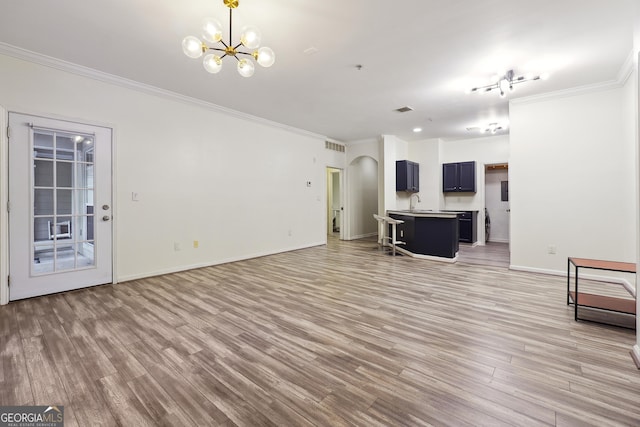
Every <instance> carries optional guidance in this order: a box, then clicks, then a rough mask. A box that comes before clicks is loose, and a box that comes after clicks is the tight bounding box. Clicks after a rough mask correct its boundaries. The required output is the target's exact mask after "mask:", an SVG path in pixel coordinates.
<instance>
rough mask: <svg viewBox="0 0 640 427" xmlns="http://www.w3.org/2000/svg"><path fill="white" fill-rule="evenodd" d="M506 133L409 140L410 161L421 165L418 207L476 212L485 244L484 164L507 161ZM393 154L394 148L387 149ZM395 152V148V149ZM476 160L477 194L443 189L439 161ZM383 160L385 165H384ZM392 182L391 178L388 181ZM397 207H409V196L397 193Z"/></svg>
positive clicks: (479, 234)
mask: <svg viewBox="0 0 640 427" xmlns="http://www.w3.org/2000/svg"><path fill="white" fill-rule="evenodd" d="M509 150H510V148H509V136H507V135H504V136H490V137H480V138H470V139H458V140H446V141H444V140H441V139H428V140H423V141H412V142H410V143H408V153H409V157H408V159H409V160H412V161H414V162H418V163H419V164H420V193H419V194H420V199H421V203H418V205H417V207H418V208H419V209H433V210H459V211H473V210H475V211H478V244H480V245H483V244H484V241H485V239H484V227H483V226H480V224H484V207H485V178H484V173H485V172H484V169H485V168H484V165H485V164H497V163H507V162H508V161H509ZM390 151H391V153H393V150H390ZM396 151H397V150H396ZM465 161H475V162H476V193H474V194H468V193H461V194H451V193H447V194H445V193H443V192H442V164H443V163H454V162H465ZM386 163H387V162H386V159H385V164H386ZM391 180H392V181H393V183H394V185H395V169H394V172H393V178H391V175H388V176H387V181H391ZM398 194H399V196H398V199H399V200H400V201H399V202H398V206H399V207H398V208H399V209H408V208H409V197H408V196H407V195H404V196H403V195H402V194H401V193H398Z"/></svg>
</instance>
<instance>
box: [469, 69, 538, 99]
mask: <svg viewBox="0 0 640 427" xmlns="http://www.w3.org/2000/svg"><path fill="white" fill-rule="evenodd" d="M540 79H542V80H546V79H547V75H546V74H541V75H538V76H533V75H530V76H518V77H516V76H515V74H514V72H513V70H509V71H507V72H506V73H505V74H504V75H503V76H502V77H500V78H498V81H497V82H495V83H493V84H490V85H487V86H479V87H474V88H472V89H470V90H469V92H480V93H483V92H491V91H492V90H494V89H498V90H499V91H500V96H501V97H504V96H505V95H506V94H507V92H510V91H512V90H513V85H517V84H520V83H524V82H530V81H533V80H540Z"/></svg>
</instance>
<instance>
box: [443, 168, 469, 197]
mask: <svg viewBox="0 0 640 427" xmlns="http://www.w3.org/2000/svg"><path fill="white" fill-rule="evenodd" d="M442 191H443V192H445V193H452V192H467V193H475V192H476V162H459V163H444V164H443V165H442Z"/></svg>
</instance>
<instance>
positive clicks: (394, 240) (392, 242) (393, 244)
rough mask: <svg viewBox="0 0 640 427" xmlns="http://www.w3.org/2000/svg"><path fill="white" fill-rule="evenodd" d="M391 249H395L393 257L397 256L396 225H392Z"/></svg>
mask: <svg viewBox="0 0 640 427" xmlns="http://www.w3.org/2000/svg"><path fill="white" fill-rule="evenodd" d="M391 247H392V248H393V256H396V225H395V224H392V225H391Z"/></svg>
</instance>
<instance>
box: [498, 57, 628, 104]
mask: <svg viewBox="0 0 640 427" xmlns="http://www.w3.org/2000/svg"><path fill="white" fill-rule="evenodd" d="M633 71H634V61H633V51H631V52H629V55H627V58H626V59H625V61H624V62H623V64H622V66H621V67H620V70H619V71H618V74H617V76H616V79H615V80H607V81H605V82H600V83H595V84H591V85H585V86H578V87H574V88H570V89H563V90H558V91H555V92H548V93H542V94H539V95H532V96H527V97H523V98H517V99H512V100H511V101H509V104H529V103H534V102H540V101H547V100H551V99H559V98H568V97H571V96H577V95H585V94H588V93H594V92H600V91H605V90H611V89H619V88H621V87H623V86H624V85H625V84H626V83H627V81H628V80H629V78H630V77H631V76H632V75H633Z"/></svg>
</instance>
